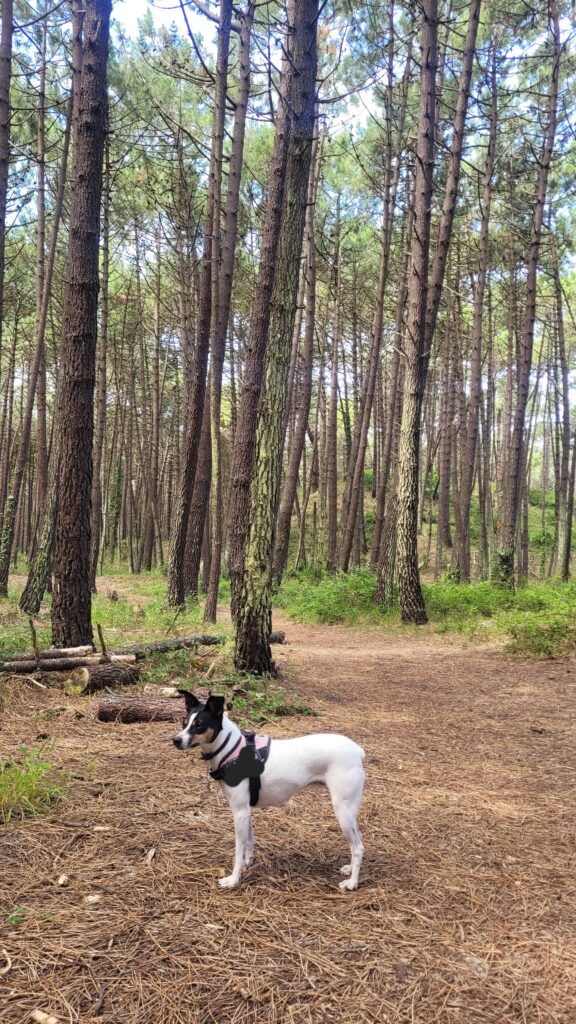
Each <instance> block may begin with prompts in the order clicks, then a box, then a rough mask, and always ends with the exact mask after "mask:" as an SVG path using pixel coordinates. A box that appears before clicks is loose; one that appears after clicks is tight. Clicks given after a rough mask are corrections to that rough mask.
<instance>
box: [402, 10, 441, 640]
mask: <svg viewBox="0 0 576 1024" xmlns="http://www.w3.org/2000/svg"><path fill="white" fill-rule="evenodd" d="M437 59H438V11H437V2H436V0H423V4H422V43H421V64H420V111H419V117H418V138H417V159H416V170H415V181H414V229H413V232H412V246H411V251H412V264H411V269H410V277H409V282H408V314H407V323H406V334H405V338H404V348H405V352H406V358H405V371H404V372H405V380H404V401H403V409H402V426H401V431H400V450H399V478H398V489H397V513H398V514H397V531H398V585H399V598H400V610H401V615H402V621H403V622H414V623H417V624H419V623H425V622H427V621H428V617H427V615H426V608H425V606H424V597H423V595H422V588H421V586H420V574H419V571H418V543H417V523H418V469H419V463H420V422H421V410H422V401H423V397H424V387H425V382H426V367H427V361H428V353H427V352H426V302H427V296H428V258H429V249H430V219H431V210H432V177H433V169H434V137H435V113H436V67H437Z"/></svg>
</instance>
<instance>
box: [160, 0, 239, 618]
mask: <svg viewBox="0 0 576 1024" xmlns="http://www.w3.org/2000/svg"><path fill="white" fill-rule="evenodd" d="M231 22H232V0H222V3H221V5H220V22H219V27H218V51H217V56H216V86H215V96H214V111H213V117H212V152H211V158H210V185H209V191H208V202H207V207H206V217H205V226H204V247H203V256H202V277H201V288H200V310H199V319H198V333H197V341H196V352H195V356H194V370H193V379H192V391H191V395H190V397H189V402H190V415H189V417H188V419H187V430H186V449H185V458H184V467H183V471H182V478H181V481H180V494H179V500H178V506H177V509H176V514H175V523H174V528H173V531H172V538H171V543H170V555H169V559H168V603H169V604H170V605H172V606H173V607H182V606H183V605H184V601H185V588H184V555H185V550H186V534H187V530H188V516H189V509H190V503H191V501H192V495H193V492H194V478H195V476H196V468H197V464H198V449H199V442H200V434H201V430H202V416H203V413H204V399H205V394H206V367H207V363H208V350H209V347H210V325H211V321H212V273H213V271H214V273H215V272H216V267H217V263H216V262H215V261H214V260H213V256H214V252H215V242H214V230H215V204H216V194H217V191H218V188H219V185H218V183H219V180H220V168H221V163H222V152H223V144H224V121H225V103H226V84H227V80H228V59H229V55H230V31H231Z"/></svg>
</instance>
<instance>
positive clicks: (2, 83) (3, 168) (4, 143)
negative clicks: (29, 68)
mask: <svg viewBox="0 0 576 1024" xmlns="http://www.w3.org/2000/svg"><path fill="white" fill-rule="evenodd" d="M13 8H14V4H13V0H2V6H1V13H2V29H1V31H0V365H1V360H2V330H3V324H4V271H5V246H6V205H7V201H8V173H9V168H10V83H11V80H12V34H13V30H14V26H13V20H14V9H13ZM0 593H2V591H0Z"/></svg>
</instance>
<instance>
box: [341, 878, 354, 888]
mask: <svg viewBox="0 0 576 1024" xmlns="http://www.w3.org/2000/svg"><path fill="white" fill-rule="evenodd" d="M339 888H340V889H343V890H345V891H346V890H347V891H350V890H351V889H357V888H358V882H353V881H352V879H351V878H345V879H344V881H343V882H340V885H339Z"/></svg>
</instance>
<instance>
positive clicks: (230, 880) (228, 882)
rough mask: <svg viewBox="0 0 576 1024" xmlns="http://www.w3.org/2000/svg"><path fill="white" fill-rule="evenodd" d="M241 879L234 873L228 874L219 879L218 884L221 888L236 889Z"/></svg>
mask: <svg viewBox="0 0 576 1024" xmlns="http://www.w3.org/2000/svg"><path fill="white" fill-rule="evenodd" d="M239 881H240V879H239V878H234V875H226V878H219V879H218V885H219V886H220V888H221V889H234V888H235V887H236V886H237V885H238V882H239Z"/></svg>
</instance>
